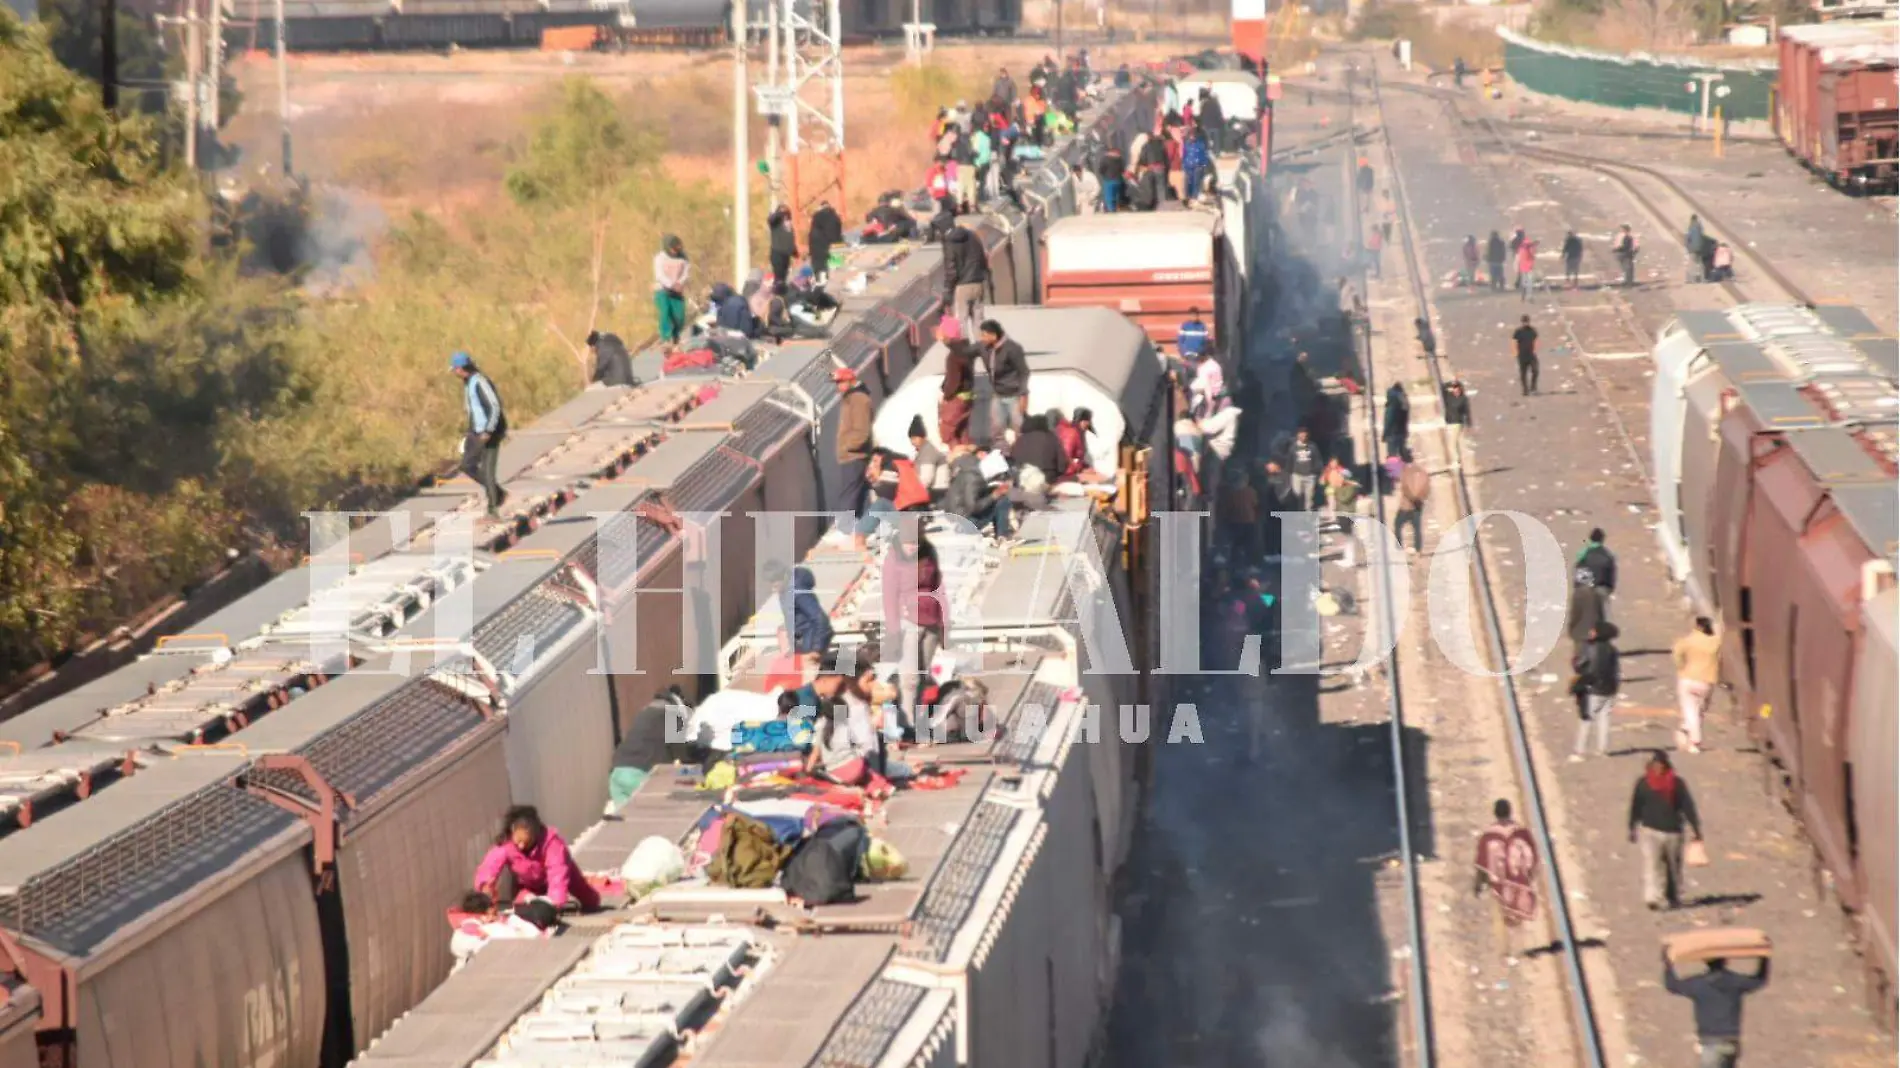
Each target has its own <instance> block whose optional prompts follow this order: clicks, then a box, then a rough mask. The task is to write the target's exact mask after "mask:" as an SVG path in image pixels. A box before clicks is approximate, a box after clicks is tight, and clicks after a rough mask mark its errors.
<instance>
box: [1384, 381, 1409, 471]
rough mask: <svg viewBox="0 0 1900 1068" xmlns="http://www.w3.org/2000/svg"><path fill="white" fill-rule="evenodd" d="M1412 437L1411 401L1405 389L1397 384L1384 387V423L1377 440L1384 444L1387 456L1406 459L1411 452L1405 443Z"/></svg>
mask: <svg viewBox="0 0 1900 1068" xmlns="http://www.w3.org/2000/svg"><path fill="white" fill-rule="evenodd" d="M1411 435H1412V401H1411V398H1409V397H1407V396H1406V395H1405V387H1404V386H1402V385H1400V384H1399V383H1397V382H1394V383H1392V384H1391V385H1390V386H1388V387H1386V391H1385V421H1384V423H1383V424H1382V426H1381V427H1380V432H1379V438H1380V440H1381V441H1383V442H1384V444H1385V454H1386V455H1387V456H1397V457H1400V458H1407V457H1409V455H1410V452H1411V450H1410V449H1408V448H1406V443H1407V442H1408V441H1410V440H1411Z"/></svg>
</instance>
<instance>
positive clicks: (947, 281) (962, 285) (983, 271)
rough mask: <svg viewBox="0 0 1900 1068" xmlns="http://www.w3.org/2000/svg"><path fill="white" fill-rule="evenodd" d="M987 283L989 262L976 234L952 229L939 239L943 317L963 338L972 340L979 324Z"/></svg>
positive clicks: (963, 229)
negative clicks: (953, 322) (957, 325)
mask: <svg viewBox="0 0 1900 1068" xmlns="http://www.w3.org/2000/svg"><path fill="white" fill-rule="evenodd" d="M989 281H990V262H989V258H988V257H987V256H986V255H985V254H984V252H983V242H982V240H980V239H979V238H978V237H977V236H976V234H974V233H972V232H970V231H969V230H967V229H965V228H963V227H962V226H955V227H953V228H952V229H951V230H950V233H949V234H948V235H946V236H945V237H944V239H943V297H944V304H946V305H947V306H948V309H949V310H948V312H947V313H946V314H949V315H952V316H955V317H956V319H957V321H958V322H959V323H961V324H962V326H963V336H964V337H974V336H976V330H977V324H978V323H980V322H982V321H983V291H984V289H985V288H986V287H987V286H988V285H989Z"/></svg>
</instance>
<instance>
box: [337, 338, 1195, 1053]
mask: <svg viewBox="0 0 1900 1068" xmlns="http://www.w3.org/2000/svg"><path fill="white" fill-rule="evenodd" d="M1050 314H1052V315H1057V316H1071V317H1072V316H1074V315H1076V314H1078V313H1071V312H1058V313H1050ZM1079 314H1084V315H1088V314H1102V315H1107V314H1108V313H1094V312H1090V313H1079ZM1128 333H1129V335H1131V338H1132V339H1136V340H1138V339H1139V332H1138V331H1135V330H1133V328H1129V331H1128ZM1076 340H1077V341H1078V342H1079V341H1080V340H1081V339H1080V338H1077V339H1076ZM1140 347H1141V348H1142V349H1144V350H1145V348H1146V345H1145V343H1142V344H1141V345H1140ZM1144 355H1145V353H1144ZM933 536H934V537H936V538H937V539H938V542H939V549H940V551H941V552H942V554H943V558H944V559H945V561H946V562H949V561H956V562H957V563H955V564H953V565H952V566H950V568H949V570H948V571H947V572H946V583H947V584H948V586H949V587H951V588H952V590H953V592H952V594H951V596H952V597H953V598H954V599H955V600H956V601H957V603H959V604H962V605H968V606H969V607H970V611H969V612H968V613H967V615H965V616H963V617H962V618H963V619H964V620H965V625H962V626H959V627H958V628H956V630H955V632H954V633H953V635H952V640H951V648H952V649H953V650H955V656H956V658H957V660H958V664H959V672H960V677H961V678H963V679H965V680H966V681H968V682H969V683H972V684H982V685H983V686H984V687H985V688H986V691H987V694H988V707H989V708H990V709H991V711H992V712H993V713H994V714H995V715H996V716H997V718H998V719H999V721H1001V722H1002V723H1003V724H1004V729H1003V730H1001V731H998V732H996V733H995V734H994V735H991V736H986V737H980V738H978V739H976V740H963V739H960V738H959V739H952V740H951V741H949V742H947V743H945V744H943V745H940V746H939V747H937V748H936V749H935V750H934V751H933V755H936V756H938V757H939V758H940V759H942V760H943V761H946V762H949V763H953V764H957V765H961V766H967V767H971V768H973V769H976V770H972V771H970V772H968V773H966V774H964V775H963V777H962V778H961V780H960V781H957V782H955V783H953V784H950V785H949V786H948V788H946V789H941V790H934V791H908V792H904V793H900V794H899V795H898V796H896V797H895V798H893V799H892V800H891V801H890V802H889V804H888V805H887V806H886V808H885V809H884V812H883V819H882V820H881V821H880V823H879V831H878V833H880V834H882V835H884V836H887V837H888V838H889V839H890V840H891V841H892V842H893V844H895V845H897V846H898V848H899V849H900V850H901V851H902V852H903V853H904V855H905V857H906V858H907V860H908V861H909V864H910V874H909V875H908V876H907V877H905V878H902V879H899V880H897V881H895V882H889V883H878V884H871V885H867V886H865V887H864V888H863V892H862V893H861V894H860V895H859V896H858V897H857V898H856V899H855V900H853V901H850V902H844V903H839V904H833V905H821V906H816V907H809V908H808V907H801V906H800V905H799V904H798V903H797V902H793V901H790V900H788V899H787V898H786V897H785V894H784V893H783V892H782V891H780V890H777V889H768V890H731V889H727V888H725V887H721V886H716V885H704V884H697V885H695V884H682V885H679V886H674V887H662V888H660V889H658V890H656V891H654V892H652V893H651V894H649V895H648V896H646V897H645V898H643V899H642V900H641V901H640V902H639V904H637V905H634V906H630V908H629V909H628V910H627V911H624V912H619V913H615V914H608V915H604V916H601V917H590V918H583V919H581V920H579V921H577V922H576V924H575V925H574V926H573V927H572V928H571V929H569V930H568V931H566V932H564V933H563V934H562V935H560V936H558V937H557V938H556V939H554V940H553V941H552V942H550V943H539V944H535V945H534V947H533V948H518V947H516V946H514V945H511V944H508V943H498V944H496V945H493V946H490V947H488V948H485V949H483V950H482V951H481V952H480V953H478V954H477V955H476V956H475V958H474V960H473V961H472V962H471V963H470V964H469V965H468V966H467V968H465V969H464V970H463V971H462V972H460V973H458V974H457V975H455V976H453V977H451V978H450V979H449V980H448V981H447V982H446V983H445V984H444V985H443V986H442V987H441V988H440V989H439V990H438V991H437V992H436V993H435V994H434V995H432V996H431V997H430V998H429V999H428V1000H427V1001H425V1002H424V1003H423V1004H422V1005H421V1006H419V1007H418V1008H417V1009H416V1011H415V1012H413V1013H411V1014H409V1015H408V1016H407V1017H405V1018H404V1019H403V1020H401V1021H400V1022H399V1023H398V1024H397V1025H396V1026H395V1027H394V1028H393V1029H392V1030H391V1031H390V1032H389V1034H387V1035H386V1036H384V1037H383V1038H382V1039H380V1040H378V1041H377V1042H375V1043H374V1044H373V1045H372V1046H371V1047H370V1049H369V1051H368V1052H367V1053H366V1054H365V1055H364V1056H363V1057H362V1058H360V1060H359V1061H358V1064H359V1065H361V1066H362V1068H396V1066H398V1065H405V1066H415V1065H421V1064H427V1065H431V1066H440V1068H468V1066H470V1065H473V1064H476V1063H495V1064H502V1065H506V1064H511V1063H522V1064H525V1063H532V1062H533V1061H534V1060H535V1058H536V1057H537V1056H540V1055H544V1054H545V1052H546V1049H547V1047H545V1046H544V1045H543V1043H545V1042H547V1041H550V1040H552V1038H553V1036H556V1035H565V1036H567V1037H565V1038H563V1039H561V1041H564V1042H567V1043H571V1044H569V1045H565V1046H563V1047H561V1048H562V1056H563V1057H564V1058H567V1059H580V1060H586V1059H589V1058H591V1057H593V1056H595V1055H597V1054H598V1055H608V1054H609V1048H608V1045H607V1043H614V1044H615V1046H614V1048H613V1049H612V1055H613V1056H615V1057H618V1058H622V1059H624V1060H625V1062H626V1063H645V1064H653V1065H667V1064H674V1063H677V1059H676V1058H677V1056H678V1054H679V1053H680V1050H681V1047H682V1045H683V1044H685V1043H687V1042H690V1043H691V1049H692V1053H691V1061H692V1063H693V1064H694V1065H695V1066H696V1068H709V1066H710V1068H737V1066H753V1068H758V1066H768V1065H785V1066H788V1068H790V1066H799V1065H806V1064H860V1065H879V1066H910V1068H952V1066H955V1065H959V1064H1005V1063H1006V1064H1011V1065H1025V1066H1028V1065H1034V1066H1039V1068H1082V1066H1083V1065H1085V1064H1087V1063H1088V1058H1089V1057H1090V1055H1091V1053H1092V1052H1093V1050H1094V1049H1095V1048H1096V1047H1097V1039H1098V1036H1099V1032H1100V1030H1101V1028H1102V1026H1103V1024H1104V1021H1105V1017H1106V1012H1107V1009H1108V1006H1109V1004H1110V1003H1111V997H1112V993H1113V991H1112V983H1113V977H1114V976H1115V974H1116V970H1117V962H1118V956H1119V949H1118V947H1119V943H1120V935H1119V930H1118V928H1117V921H1116V919H1115V917H1114V912H1113V909H1114V888H1115V881H1116V875H1117V871H1118V869H1119V866H1120V864H1121V863H1122V860H1123V858H1125V856H1126V853H1127V849H1128V846H1129V843H1130V842H1131V840H1132V838H1133V834H1134V827H1135V818H1134V817H1135V813H1136V809H1137V805H1138V800H1139V795H1140V792H1141V790H1142V788H1143V781H1142V779H1141V770H1142V769H1143V768H1144V767H1145V766H1146V761H1145V760H1144V759H1143V758H1142V756H1141V754H1142V752H1143V751H1145V750H1146V749H1147V748H1148V747H1150V746H1152V745H1153V744H1157V743H1156V740H1155V739H1156V738H1158V737H1159V736H1160V735H1161V733H1162V732H1163V731H1164V730H1165V729H1166V722H1165V717H1166V716H1167V715H1168V712H1167V711H1166V709H1167V707H1168V706H1166V705H1165V704H1163V705H1158V706H1157V710H1156V713H1155V714H1156V715H1157V716H1158V717H1163V721H1162V722H1161V723H1157V724H1147V725H1143V726H1141V727H1140V729H1139V730H1138V731H1136V730H1131V731H1129V732H1128V733H1124V730H1123V724H1124V723H1130V724H1132V723H1133V720H1132V717H1129V716H1126V715H1125V714H1124V708H1125V706H1127V705H1128V704H1129V703H1131V702H1132V701H1133V700H1134V696H1135V690H1134V687H1133V685H1132V677H1131V676H1129V675H1116V674H1110V673H1102V672H1089V671H1086V670H1084V669H1085V666H1086V665H1087V663H1088V662H1089V660H1088V658H1091V657H1094V656H1098V655H1100V654H1099V646H1097V645H1096V644H1095V643H1096V642H1097V641H1098V640H1099V638H1098V637H1091V636H1089V635H1088V634H1086V633H1085V632H1086V630H1087V629H1088V627H1089V624H1088V623H1086V622H1084V621H1083V620H1081V619H1079V618H1078V615H1077V611H1076V606H1077V604H1078V603H1086V602H1087V601H1088V599H1089V597H1090V596H1091V593H1092V592H1094V591H1099V592H1100V593H1101V594H1102V595H1103V596H1104V599H1105V601H1106V602H1107V603H1111V604H1112V605H1113V606H1114V609H1115V611H1116V613H1117V614H1118V615H1119V616H1120V617H1121V618H1122V619H1128V618H1130V617H1133V616H1139V615H1142V614H1144V613H1150V612H1152V611H1154V605H1153V604H1151V603H1148V602H1147V601H1145V600H1144V599H1143V597H1144V593H1143V586H1142V584H1141V582H1140V581H1139V580H1138V579H1137V578H1136V577H1135V576H1132V575H1129V574H1127V573H1125V572H1124V573H1122V575H1121V576H1120V577H1119V578H1118V579H1111V578H1109V575H1110V573H1113V572H1117V571H1120V564H1119V563H1118V554H1117V552H1116V548H1117V544H1118V542H1119V541H1120V540H1121V537H1122V528H1121V524H1119V523H1118V522H1116V521H1115V520H1114V519H1113V518H1111V517H1109V516H1106V515H1103V514H1102V513H1100V512H1098V511H1097V510H1096V509H1094V508H1092V507H1090V506H1089V505H1087V504H1086V503H1084V502H1081V501H1066V502H1063V503H1060V504H1058V505H1056V506H1055V507H1054V508H1053V509H1052V510H1050V511H1047V512H1043V513H1039V514H1037V515H1035V516H1033V517H1030V518H1029V519H1028V521H1027V522H1026V523H1025V524H1024V527H1023V529H1022V531H1021V536H1020V541H1019V542H1018V543H1017V545H1016V546H1015V547H1007V546H1000V545H997V544H995V543H993V542H989V541H986V540H984V539H982V538H980V537H977V536H975V535H971V534H967V533H957V532H954V531H951V530H948V529H938V530H937V531H936V532H935V533H934V535H933ZM971 561H975V562H974V563H971ZM807 563H808V565H809V566H811V567H813V568H815V569H818V570H821V571H823V572H825V573H826V574H827V575H831V576H832V578H831V580H830V584H828V585H827V593H826V599H827V600H828V602H829V603H830V612H831V614H832V615H833V619H834V628H835V630H836V632H837V634H838V635H839V636H840V639H839V640H840V641H841V643H843V644H844V645H845V646H847V647H857V646H859V643H861V642H862V641H864V640H866V639H867V638H869V637H871V636H873V635H874V634H875V633H876V631H877V628H878V623H877V622H876V620H877V618H878V606H879V605H880V603H881V600H882V596H881V590H880V587H879V581H880V580H879V571H880V568H879V567H878V566H877V565H876V564H868V565H867V563H866V562H865V561H864V559H863V557H862V556H857V555H852V556H851V557H850V558H849V559H846V558H845V555H844V554H840V553H836V552H831V551H828V550H820V551H819V552H818V553H816V554H815V555H813V556H812V557H810V558H808V560H807ZM966 565H967V566H966ZM1078 583H1080V584H1081V585H1079V586H1078V585H1077V584H1078ZM1096 583H1102V585H1100V586H1097V585H1095V584H1096ZM834 586H835V589H834V588H833V587H834ZM766 608H767V611H771V610H774V606H772V605H770V604H768V605H767V606H766ZM758 622H759V624H760V625H758V626H755V627H752V628H750V629H749V631H750V633H751V634H752V637H746V638H742V639H740V640H739V642H738V643H737V644H736V646H735V647H734V648H733V649H731V650H729V656H730V659H731V661H732V662H733V663H734V664H735V665H737V667H738V673H737V675H736V677H735V678H734V680H733V682H734V685H735V686H737V687H739V688H741V689H745V688H754V687H757V686H759V685H760V683H761V681H762V680H761V678H760V676H759V675H758V674H757V671H758V670H759V669H761V668H762V666H763V664H764V662H765V661H766V660H768V659H769V658H770V657H771V655H772V654H773V653H774V651H775V646H774V644H773V642H772V639H771V638H770V637H769V631H770V630H771V626H770V621H769V620H764V619H761V620H760V621H758ZM1135 657H1136V659H1135V660H1134V661H1133V662H1132V664H1131V666H1132V667H1133V668H1134V669H1135V670H1137V671H1143V672H1152V671H1153V669H1154V668H1155V667H1156V666H1157V665H1156V664H1155V663H1154V662H1153V661H1152V660H1151V659H1149V658H1148V654H1146V653H1144V652H1143V651H1142V650H1140V649H1139V648H1138V649H1137V650H1136V652H1135ZM1155 696H1156V697H1157V698H1160V699H1163V700H1165V696H1166V695H1164V694H1160V693H1157V694H1156V695H1155ZM989 764H994V765H995V766H996V767H997V769H998V770H997V771H992V770H990V768H989V767H988V766H987V765H989ZM679 770H680V769H678V768H677V767H674V766H662V767H659V768H656V769H655V775H654V777H653V778H651V779H649V780H648V781H647V783H646V784H645V785H644V786H643V787H642V788H641V790H640V791H638V792H637V793H636V794H635V795H634V797H633V798H632V799H631V800H630V801H629V802H628V803H627V804H626V805H625V806H624V807H622V808H621V809H619V810H618V811H616V812H615V813H614V815H613V818H612V819H609V820H607V821H605V822H603V823H601V824H599V825H598V826H596V827H595V828H594V829H593V830H592V831H590V832H589V833H588V834H587V835H585V836H583V837H582V838H581V840H580V841H579V842H578V843H577V846H576V855H577V857H578V858H579V861H580V863H581V864H582V866H583V867H586V868H590V869H613V868H617V867H618V866H619V865H620V864H622V863H623V862H624V861H625V859H626V858H627V856H628V854H629V852H630V851H631V850H632V849H633V847H634V846H635V845H636V844H638V843H639V842H640V841H642V840H643V839H644V838H646V837H647V836H649V835H655V834H657V835H661V836H664V837H667V838H679V837H681V836H682V835H685V834H688V833H689V832H690V831H691V828H692V827H693V826H694V825H695V823H696V822H697V821H698V820H699V819H700V818H701V817H702V816H703V815H704V814H705V812H706V810H707V809H708V807H709V806H710V805H711V804H712V799H710V798H708V797H706V796H705V795H699V796H695V795H694V794H693V793H692V792H691V791H689V790H682V789H680V785H681V784H680V783H678V782H676V781H675V777H676V775H677V774H678V772H679ZM750 800H751V798H750V792H749V791H746V790H741V791H739V792H738V794H737V796H736V798H735V799H734V802H735V803H737V804H738V805H740V806H741V807H744V806H745V805H746V804H748V803H750ZM946 828H949V833H947V834H946V833H945V829H946ZM721 915H723V916H738V915H747V916H754V917H759V918H761V919H765V920H770V921H771V924H772V926H774V927H776V928H777V929H778V932H779V933H775V932H773V931H770V930H767V929H765V928H763V927H751V926H737V925H733V924H729V923H723V922H720V921H719V920H718V919H717V918H716V917H718V916H721ZM792 928H798V929H802V930H807V931H822V932H826V936H825V937H822V938H810V937H795V936H788V935H786V934H784V933H782V932H784V931H787V930H789V929H792ZM900 931H901V935H900V934H899V933H898V932H900ZM564 942H565V943H567V945H566V946H565V948H563V947H562V943H564ZM654 946H666V947H676V948H675V949H674V951H673V952H672V953H671V954H670V956H671V961H670V963H669V964H667V965H663V966H662V967H661V968H660V969H659V971H660V972H662V973H664V972H665V971H667V970H668V969H669V968H670V969H677V970H676V971H675V972H674V978H671V979H668V978H667V977H666V976H665V975H664V974H657V975H656V974H655V970H654V969H652V968H650V967H638V968H635V967H630V966H629V964H630V963H631V961H632V960H634V959H636V958H637V954H638V950H637V948H636V947H654ZM688 957H692V958H695V959H694V960H692V961H689V960H687V959H686V958H688ZM688 973H690V974H688ZM1026 975H1033V976H1038V977H1040V978H1039V980H1038V981H1036V982H1032V983H1025V982H1024V981H1023V977H1024V976H1026ZM702 980H707V981H710V982H711V983H712V984H714V985H718V986H723V987H726V988H729V991H730V992H729V993H728V994H727V995H726V996H724V997H723V998H713V997H700V996H698V995H697V994H694V993H692V991H695V990H703V989H705V988H706V985H707V984H706V982H703V981H702ZM656 987H666V988H667V989H666V990H662V989H656ZM583 988H585V990H586V993H585V994H582V990H583ZM498 995H499V996H498ZM603 996H604V997H606V998H607V999H609V1000H610V1001H611V1002H612V1003H613V1004H615V1005H618V1006H620V1007H621V1008H622V1010H623V1011H632V1010H633V1008H634V1006H642V1007H643V1008H642V1009H641V1010H640V1011H641V1012H643V1013H646V1014H657V1016H658V1019H655V1020H653V1021H652V1023H653V1024H654V1025H653V1026H649V1025H647V1024H644V1023H643V1024H641V1025H639V1026H620V1027H617V1028H615V1029H614V1030H613V1033H612V1034H611V1035H610V1034H609V1033H608V1032H606V1031H605V1030H601V1029H596V1028H590V1027H588V1026H586V1022H585V1021H584V1020H582V1019H581V1018H579V1017H577V1016H576V1015H575V1013H576V1012H577V1011H584V1010H583V1007H582V1002H583V1001H590V1000H591V1001H598V1000H599V999H600V998H601V997H603ZM623 1022H624V1023H628V1024H631V1023H632V1022H633V1021H631V1020H626V1021H623ZM576 1025H579V1026H576ZM597 1043H598V1044H597Z"/></svg>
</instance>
